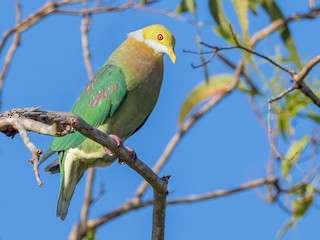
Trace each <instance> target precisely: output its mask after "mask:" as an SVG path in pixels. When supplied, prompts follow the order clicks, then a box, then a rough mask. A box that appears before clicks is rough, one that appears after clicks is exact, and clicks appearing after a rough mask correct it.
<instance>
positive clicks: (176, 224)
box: [0, 0, 320, 240]
mask: <svg viewBox="0 0 320 240" xmlns="http://www.w3.org/2000/svg"><path fill="white" fill-rule="evenodd" d="M119 2H121V1H119ZM122 2H124V1H122ZM178 2H179V1H172V0H163V1H161V2H160V3H158V4H155V5H152V6H151V7H152V8H166V9H169V10H174V9H175V7H176V6H177V4H178ZM199 2H200V3H199V4H198V16H199V19H200V20H201V21H203V22H205V25H204V26H203V27H202V28H201V35H202V38H203V41H205V42H207V43H210V44H212V45H218V46H225V45H226V43H225V42H224V41H223V40H222V39H221V38H219V37H218V36H217V35H215V34H214V33H213V31H212V26H213V25H214V24H213V19H212V17H211V16H210V13H209V10H208V7H207V1H199ZM223 2H224V4H225V9H227V13H228V16H229V19H230V20H231V22H232V23H234V27H235V28H236V29H237V30H239V28H238V27H239V26H238V23H237V18H236V16H235V12H234V9H233V7H232V5H231V4H230V1H223ZM278 2H279V4H280V6H281V8H282V11H283V12H284V14H285V15H286V16H288V15H289V14H290V13H300V12H306V11H308V1H306V0H305V1H301V0H291V1H284V0H282V1H278ZM289 2H290V4H288V3H289ZM43 3H44V1H27V0H22V1H21V4H22V10H23V18H25V17H27V16H29V14H30V13H31V12H33V11H35V10H36V9H38V8H39V7H41V6H42V4H43ZM259 10H260V13H261V12H262V11H261V9H259ZM184 17H187V18H191V16H190V15H188V14H186V15H184ZM250 18H251V20H252V21H250V32H251V33H254V32H255V31H257V30H259V29H261V28H262V27H264V26H266V25H267V24H268V17H267V16H265V15H263V14H259V16H258V17H254V16H252V14H250ZM80 20H81V17H80V16H66V15H61V14H54V15H50V16H49V17H47V18H46V19H44V20H42V21H41V22H39V23H38V24H36V25H35V26H33V27H32V28H30V29H28V30H27V31H25V32H24V33H23V34H22V36H21V45H20V47H19V49H18V50H17V52H16V54H15V56H14V60H13V62H12V64H11V66H10V70H9V73H8V75H7V78H6V79H5V86H4V87H5V89H4V94H3V111H4V110H8V109H11V108H17V107H32V106H41V107H42V109H44V110H54V111H69V109H70V108H71V107H72V105H73V104H74V102H75V100H76V98H77V97H78V95H79V93H80V92H81V90H82V89H83V87H84V86H85V84H86V82H87V81H88V77H87V73H86V70H85V67H84V63H83V58H82V50H81V41H80V31H79V29H80ZM154 23H161V24H163V25H165V26H167V27H168V28H169V29H170V30H171V31H172V32H173V33H174V35H175V37H176V48H175V50H176V54H177V63H176V64H175V65H173V64H172V62H171V61H170V59H169V57H168V56H165V73H164V82H163V87H162V90H161V95H160V98H159V101H158V104H157V106H156V108H155V110H154V111H153V113H152V115H151V116H150V118H149V119H148V121H147V123H146V124H145V126H144V127H143V128H142V129H141V130H140V131H139V132H138V133H136V134H135V135H134V136H133V137H132V138H130V139H129V140H128V141H127V142H126V144H127V145H130V146H132V147H133V148H134V149H135V151H136V152H137V154H138V156H139V158H140V159H142V160H143V161H144V162H145V163H146V164H148V165H149V166H153V164H154V163H155V162H156V161H157V159H158V157H159V156H160V155H161V153H162V152H163V150H164V148H165V146H166V144H167V143H168V141H169V140H170V138H171V137H172V136H173V134H174V133H175V132H176V131H177V128H178V124H177V122H178V112H179V110H180V107H181V105H182V103H183V101H184V99H185V98H186V96H187V95H188V93H189V92H190V91H191V90H192V89H193V88H194V87H195V86H196V85H197V84H198V83H199V82H201V81H203V79H204V75H203V71H202V69H192V68H191V67H190V64H191V63H199V57H198V56H197V55H193V54H188V53H184V52H183V51H182V50H183V49H187V50H197V47H196V44H195V43H196V39H195V33H196V30H195V27H194V26H193V25H190V24H186V23H183V22H181V21H177V20H175V19H172V18H169V17H167V16H165V15H160V14H153V13H148V12H142V11H137V10H127V11H124V12H115V13H102V14H97V15H94V16H93V18H92V26H91V31H90V35H89V40H90V49H91V53H92V64H93V68H94V71H95V72H97V71H98V69H99V68H100V67H101V66H102V65H103V63H104V62H105V61H106V59H107V57H108V56H109V55H110V54H111V53H112V51H113V50H114V49H115V48H116V47H117V46H118V45H119V44H120V43H121V42H122V41H124V40H125V38H126V34H127V33H128V32H131V31H134V30H137V29H140V28H142V27H144V26H147V25H150V24H154ZM14 24H15V8H14V1H11V0H2V1H1V2H0V32H3V31H5V30H6V29H9V28H11V27H12V26H13V25H14ZM306 26H308V27H306ZM290 27H291V30H292V34H293V36H294V38H295V40H296V44H297V48H298V51H299V53H300V55H301V58H302V59H303V60H304V61H307V60H308V59H311V58H312V57H314V56H316V55H317V54H318V53H319V50H320V45H319V40H320V39H319V38H320V35H319V34H318V30H316V29H319V27H320V22H319V20H314V21H313V22H312V23H311V22H308V21H302V22H297V23H293V24H292V25H290ZM11 40H12V38H10V40H9V42H11ZM8 47H9V44H7V45H6V48H5V49H7V48H8ZM281 47H282V45H281V42H280V41H279V37H278V36H277V34H272V36H270V37H268V38H267V39H266V40H265V41H264V42H263V43H260V44H259V45H258V50H259V51H260V52H263V53H265V54H266V55H271V56H274V55H275V54H276V51H281V52H282V53H283V54H284V55H285V54H286V52H285V50H283V48H281ZM279 49H280V50H279ZM4 52H5V51H3V52H2V55H0V63H1V64H3V60H4ZM228 55H229V56H232V57H233V59H237V56H240V54H239V52H237V51H233V52H232V53H228ZM271 70H272V68H268V69H266V72H265V75H266V78H268V76H271V75H272V71H271ZM209 72H210V75H214V74H221V73H232V72H230V70H229V69H228V68H226V67H225V66H224V65H221V64H220V63H219V61H218V60H217V59H216V60H213V61H212V62H211V63H210V64H209ZM316 74H317V72H316V71H313V72H312V75H311V76H314V77H316ZM288 84H289V79H288ZM263 110H264V111H266V108H265V109H263ZM297 125H298V127H299V124H297ZM306 127H308V126H306ZM300 128H301V126H300ZM31 137H32V140H33V142H34V143H35V144H36V145H37V146H38V147H40V148H41V149H43V150H45V149H46V148H47V147H48V146H49V144H50V141H51V139H52V138H51V137H47V136H40V135H38V134H31ZM269 153H270V149H269V143H268V138H267V134H266V132H265V131H264V130H263V128H262V127H261V126H260V124H259V122H258V120H257V118H256V117H255V115H254V113H253V111H252V109H251V107H250V104H249V99H248V97H247V96H246V95H245V94H243V93H240V92H236V93H233V94H231V96H229V97H227V98H226V99H225V100H224V101H223V102H221V103H220V104H219V105H218V106H217V107H215V108H214V109H213V110H211V111H210V112H209V114H207V115H206V116H205V117H203V118H202V119H201V120H200V121H198V123H196V124H195V126H194V127H193V128H192V129H191V131H190V132H188V133H187V134H186V136H185V138H184V139H183V140H182V141H181V142H180V144H179V146H178V147H177V149H176V150H175V152H174V153H173V155H172V156H171V159H170V161H169V162H168V164H167V165H166V166H165V167H164V168H163V170H162V171H161V173H160V175H167V174H171V175H172V177H171V178H170V182H169V190H170V192H171V193H170V195H169V196H168V199H174V198H176V197H181V196H186V195H189V194H201V193H205V192H210V191H213V190H217V189H222V188H230V187H235V186H237V185H239V184H242V183H244V182H246V181H249V180H251V179H255V178H259V177H265V175H266V173H265V166H266V163H267V160H268V157H269ZM28 159H30V152H29V151H28V150H27V149H26V147H25V146H24V145H23V143H22V141H21V139H20V137H19V136H16V137H15V138H14V140H11V139H9V138H6V137H5V136H4V135H0V162H1V163H2V165H1V166H2V167H1V168H0V189H1V197H0V240H10V239H35V240H36V239H47V240H53V239H66V238H67V236H68V235H69V233H70V230H71V228H72V226H73V224H74V223H75V222H77V221H78V219H79V212H80V208H81V206H82V202H83V195H84V183H85V178H82V180H81V181H80V182H79V184H78V187H77V189H76V192H75V194H74V196H73V200H72V202H71V206H70V209H69V213H68V216H67V219H66V220H65V221H63V222H62V221H61V220H60V219H59V218H57V217H56V216H55V211H56V202H57V197H58V188H59V175H50V174H47V173H45V172H44V171H43V168H44V166H45V165H46V164H44V165H43V166H42V168H41V169H40V173H41V177H42V180H43V182H44V187H43V188H42V189H40V188H39V187H38V186H37V184H36V181H35V178H34V174H33V171H32V165H30V164H29V163H28ZM50 160H51V159H50ZM50 160H49V161H50ZM52 160H53V159H52ZM49 161H48V162H47V163H49ZM96 173H97V174H96V179H95V183H94V191H95V193H97V192H99V187H100V185H101V184H104V185H105V190H106V193H105V195H104V196H103V197H102V198H101V199H100V200H99V201H98V202H97V203H95V204H94V206H93V207H92V208H91V212H90V217H91V218H94V217H98V216H100V215H101V213H105V212H107V211H109V210H112V209H114V208H116V207H118V206H120V205H121V204H122V203H123V202H124V201H126V200H128V199H130V198H131V197H132V196H133V194H134V193H135V191H136V188H137V186H138V184H139V183H140V182H141V177H140V176H139V175H138V174H137V173H136V172H134V171H133V170H131V169H130V168H129V167H127V166H125V165H119V164H117V163H115V164H113V165H112V166H110V167H108V168H104V169H98V171H97V172H96ZM146 197H147V198H151V197H152V193H151V191H150V190H149V191H148V193H147V196H146ZM151 214H152V208H151V207H148V208H144V209H142V210H138V211H134V212H130V213H129V214H125V215H124V216H121V217H119V218H117V219H116V220H113V221H112V222H109V223H108V224H106V225H105V226H103V227H101V228H99V230H98V232H97V239H112V240H120V239H132V240H136V239H137V240H140V239H150V235H151V217H152V216H151ZM289 217H290V216H289V215H287V214H286V213H285V212H284V211H282V210H281V209H280V208H279V207H278V206H277V205H275V204H273V205H272V204H268V203H266V202H264V201H263V200H261V199H260V198H259V196H258V195H257V193H256V192H255V191H252V190H250V191H247V192H242V193H239V194H236V195H231V196H227V197H223V198H219V199H217V200H209V201H205V202H200V203H193V204H184V205H179V206H168V208H167V212H166V228H165V235H166V239H203V240H206V239H219V240H224V239H226V240H229V239H252V240H254V239H260V240H269V239H274V238H275V235H276V233H277V232H278V230H279V229H280V228H281V226H282V225H283V224H284V223H285V222H286V221H287V220H288V219H289ZM319 224H320V212H319V210H317V209H315V208H312V209H311V211H309V212H308V213H307V214H306V215H305V217H304V218H303V220H302V221H300V222H299V223H298V224H297V226H296V227H294V228H293V229H292V230H290V231H289V232H288V233H287V235H286V236H285V238H284V239H287V240H288V239H315V236H319V235H320V228H319Z"/></svg>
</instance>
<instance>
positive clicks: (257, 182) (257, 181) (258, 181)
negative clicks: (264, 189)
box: [167, 178, 278, 205]
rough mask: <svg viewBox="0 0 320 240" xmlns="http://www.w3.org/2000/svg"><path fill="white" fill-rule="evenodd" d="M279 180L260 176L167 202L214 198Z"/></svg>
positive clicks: (177, 202)
mask: <svg viewBox="0 0 320 240" xmlns="http://www.w3.org/2000/svg"><path fill="white" fill-rule="evenodd" d="M277 182H278V179H276V178H267V179H264V178H259V179H255V180H252V181H249V182H247V183H245V184H243V185H240V186H238V187H235V188H232V189H226V190H216V191H214V192H211V193H207V194H201V195H190V196H186V197H181V198H177V199H173V200H169V201H168V202H167V204H170V205H172V204H180V203H190V202H199V201H204V200H209V199H214V198H218V197H222V196H227V195H230V194H233V193H237V192H241V191H244V190H248V189H251V188H256V187H259V186H263V185H270V184H271V185H273V184H275V183H277Z"/></svg>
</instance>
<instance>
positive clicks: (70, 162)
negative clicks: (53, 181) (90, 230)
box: [56, 154, 86, 220]
mask: <svg viewBox="0 0 320 240" xmlns="http://www.w3.org/2000/svg"><path fill="white" fill-rule="evenodd" d="M66 155H68V154H66ZM79 163H80V161H77V160H74V159H71V158H70V159H68V157H67V156H66V159H65V160H64V163H63V165H64V169H63V171H60V192H59V199H58V204H57V212H56V213H57V216H58V217H60V218H61V220H64V219H65V218H66V216H67V213H68V209H69V205H70V201H71V198H72V195H73V193H74V190H75V188H76V186H77V183H78V182H79V180H80V178H81V177H82V175H83V173H84V172H85V170H86V166H83V165H82V164H79ZM60 170H61V169H60Z"/></svg>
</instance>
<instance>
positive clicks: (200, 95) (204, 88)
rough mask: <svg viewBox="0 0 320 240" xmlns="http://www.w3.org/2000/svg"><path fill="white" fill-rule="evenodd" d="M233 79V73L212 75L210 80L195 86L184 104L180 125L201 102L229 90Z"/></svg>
mask: <svg viewBox="0 0 320 240" xmlns="http://www.w3.org/2000/svg"><path fill="white" fill-rule="evenodd" d="M232 80H233V75H228V74H223V75H217V76H213V77H210V78H209V81H208V82H206V81H204V82H202V83H200V84H199V85H198V86H197V87H196V88H194V89H193V90H192V91H191V93H190V94H189V96H188V97H187V99H186V100H185V102H184V103H183V105H182V108H181V110H180V116H179V125H180V126H182V124H183V122H184V120H185V119H186V117H187V116H188V115H189V114H190V112H191V111H192V109H194V107H195V106H197V105H198V104H199V103H201V102H203V101H205V100H207V99H209V98H213V97H216V96H219V95H220V94H222V93H224V92H225V91H227V90H228V88H229V86H230V84H231V82H232Z"/></svg>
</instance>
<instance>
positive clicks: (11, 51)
mask: <svg viewBox="0 0 320 240" xmlns="http://www.w3.org/2000/svg"><path fill="white" fill-rule="evenodd" d="M16 11H17V16H16V22H17V25H19V24H20V23H21V5H20V3H19V0H16ZM20 36H21V33H20V32H19V31H16V32H15V35H14V38H13V41H12V43H11V46H10V48H9V49H8V51H7V55H6V57H5V59H4V65H3V67H2V70H1V72H0V109H1V108H2V92H3V82H4V78H5V76H6V74H7V72H8V69H9V66H10V64H11V61H12V58H13V56H14V53H15V51H16V50H17V47H18V46H19V43H20ZM0 49H1V47H0ZM0 51H1V50H0Z"/></svg>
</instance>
